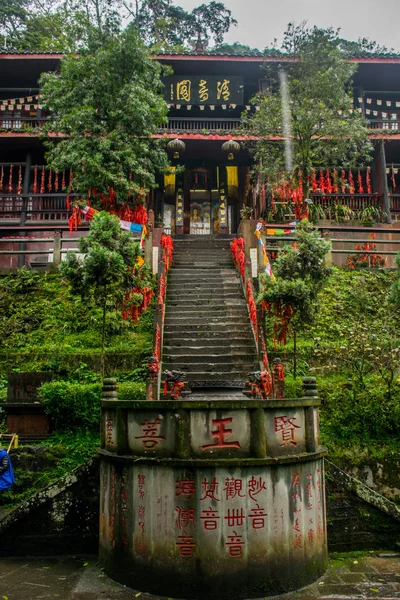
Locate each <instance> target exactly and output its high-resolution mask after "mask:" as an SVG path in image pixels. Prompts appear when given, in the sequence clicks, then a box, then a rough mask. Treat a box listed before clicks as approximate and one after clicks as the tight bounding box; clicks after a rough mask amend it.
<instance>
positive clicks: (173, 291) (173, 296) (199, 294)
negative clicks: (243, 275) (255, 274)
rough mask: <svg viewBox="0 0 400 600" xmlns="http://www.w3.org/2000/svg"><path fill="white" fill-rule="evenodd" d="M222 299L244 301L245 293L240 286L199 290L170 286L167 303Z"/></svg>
mask: <svg viewBox="0 0 400 600" xmlns="http://www.w3.org/2000/svg"><path fill="white" fill-rule="evenodd" d="M219 298H221V299H224V298H225V299H226V300H228V299H230V298H240V299H243V291H242V288H241V287H240V286H239V285H229V286H225V287H224V288H211V289H205V288H202V289H200V288H197V289H193V288H192V287H189V286H185V287H183V288H179V286H177V285H176V286H175V287H174V288H172V286H168V288H167V303H168V302H169V301H170V300H184V299H187V300H188V301H190V300H192V299H198V300H204V301H207V299H208V300H211V299H215V300H218V299H219Z"/></svg>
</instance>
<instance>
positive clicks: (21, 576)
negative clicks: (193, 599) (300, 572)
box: [0, 551, 400, 600]
mask: <svg viewBox="0 0 400 600" xmlns="http://www.w3.org/2000/svg"><path fill="white" fill-rule="evenodd" d="M55 598H58V599H59V600H133V599H137V600H167V599H166V598H164V599H162V598H161V597H160V596H154V595H151V594H147V593H145V592H138V591H135V590H131V589H128V588H126V587H124V586H122V585H119V584H117V583H115V582H113V581H112V580H111V579H109V578H108V577H106V576H105V575H104V573H103V572H102V570H101V569H100V568H99V566H98V564H97V561H96V558H95V557H59V558H9V559H7V558H3V559H0V600H50V599H55ZM275 598H279V599H282V600H328V599H329V600H340V599H342V598H343V599H347V600H350V599H352V600H353V599H354V600H355V599H364V598H365V599H370V598H375V599H377V600H382V599H387V600H390V599H392V598H393V599H394V598H400V553H394V552H390V551H388V552H383V551H382V552H368V553H364V554H361V553H356V554H354V553H353V554H349V555H344V554H342V555H340V556H337V555H334V556H333V557H331V560H330V566H329V569H328V571H327V573H326V574H325V575H324V577H322V578H321V579H320V580H318V581H317V582H316V583H314V584H312V585H310V586H308V587H306V588H303V589H302V590H299V591H297V592H293V593H289V594H285V595H282V596H275ZM204 600H207V599H206V598H204ZM232 600H234V598H233V597H232Z"/></svg>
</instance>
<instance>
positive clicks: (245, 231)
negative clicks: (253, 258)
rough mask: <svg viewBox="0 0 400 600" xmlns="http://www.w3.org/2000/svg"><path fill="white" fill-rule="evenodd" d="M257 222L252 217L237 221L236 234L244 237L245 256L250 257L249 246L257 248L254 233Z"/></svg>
mask: <svg viewBox="0 0 400 600" xmlns="http://www.w3.org/2000/svg"><path fill="white" fill-rule="evenodd" d="M256 225H257V222H256V221H255V220H254V219H243V220H242V221H240V223H239V228H238V235H241V236H242V238H243V239H244V247H245V252H246V256H247V258H249V257H250V248H257V238H256V236H255V235H254V232H255V230H256Z"/></svg>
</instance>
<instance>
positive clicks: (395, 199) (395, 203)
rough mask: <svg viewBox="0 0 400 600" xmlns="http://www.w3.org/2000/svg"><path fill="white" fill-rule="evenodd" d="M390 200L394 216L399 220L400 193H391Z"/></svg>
mask: <svg viewBox="0 0 400 600" xmlns="http://www.w3.org/2000/svg"><path fill="white" fill-rule="evenodd" d="M389 200H390V212H391V215H392V218H394V219H395V221H397V220H398V219H399V217H400V194H390V197H389Z"/></svg>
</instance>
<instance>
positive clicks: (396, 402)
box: [318, 376, 400, 441]
mask: <svg viewBox="0 0 400 600" xmlns="http://www.w3.org/2000/svg"><path fill="white" fill-rule="evenodd" d="M318 391H319V396H320V398H321V401H322V407H321V433H322V436H323V437H324V438H325V439H326V441H328V440H330V439H332V440H335V439H339V440H356V439H358V440H364V441H368V440H369V439H385V438H390V437H391V436H392V437H394V438H395V437H396V435H397V432H398V430H399V427H400V383H396V384H395V385H394V386H393V389H392V394H391V396H390V398H388V396H387V390H386V386H385V385H384V384H383V383H382V381H380V380H379V379H378V378H377V377H371V376H369V377H368V378H367V379H366V380H365V381H364V385H363V386H362V387H360V386H359V385H357V383H356V382H355V383H354V384H352V383H351V382H350V383H349V382H348V381H347V380H345V379H343V378H339V377H333V378H331V377H329V378H323V379H319V380H318Z"/></svg>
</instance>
